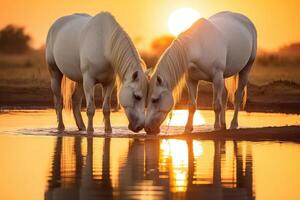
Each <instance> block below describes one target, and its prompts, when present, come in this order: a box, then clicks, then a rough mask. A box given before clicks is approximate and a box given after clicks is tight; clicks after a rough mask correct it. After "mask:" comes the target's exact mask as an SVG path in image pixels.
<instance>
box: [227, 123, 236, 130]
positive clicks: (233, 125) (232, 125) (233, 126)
mask: <svg viewBox="0 0 300 200" xmlns="http://www.w3.org/2000/svg"><path fill="white" fill-rule="evenodd" d="M237 128H238V125H237V124H231V125H230V128H229V129H231V130H233V129H237Z"/></svg>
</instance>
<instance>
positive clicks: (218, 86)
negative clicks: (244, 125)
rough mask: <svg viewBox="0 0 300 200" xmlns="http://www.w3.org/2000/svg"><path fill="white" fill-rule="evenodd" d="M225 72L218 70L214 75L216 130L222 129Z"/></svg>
mask: <svg viewBox="0 0 300 200" xmlns="http://www.w3.org/2000/svg"><path fill="white" fill-rule="evenodd" d="M224 87H225V84H224V78H223V72H222V71H217V72H216V73H215V76H214V77H213V108H214V112H215V125H214V128H215V130H220V129H221V111H222V109H223V108H222V107H223V105H222V93H223V90H224Z"/></svg>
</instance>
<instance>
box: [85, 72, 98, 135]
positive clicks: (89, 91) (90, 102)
mask: <svg viewBox="0 0 300 200" xmlns="http://www.w3.org/2000/svg"><path fill="white" fill-rule="evenodd" d="M95 83H96V81H95V80H93V79H92V78H91V77H90V76H87V75H86V74H85V75H84V76H83V89H84V94H85V98H86V113H87V117H88V127H87V131H88V132H93V131H94V128H93V118H94V115H95V109H96V107H95V101H94V88H95Z"/></svg>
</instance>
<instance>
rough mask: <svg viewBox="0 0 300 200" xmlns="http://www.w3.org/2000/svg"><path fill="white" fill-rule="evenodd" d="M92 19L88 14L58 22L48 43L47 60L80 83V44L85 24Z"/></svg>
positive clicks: (50, 31)
mask: <svg viewBox="0 0 300 200" xmlns="http://www.w3.org/2000/svg"><path fill="white" fill-rule="evenodd" d="M89 19H90V16H89V15H86V14H73V15H69V16H64V17H61V18H59V19H58V20H56V21H55V22H54V23H53V25H52V26H51V27H50V29H49V32H48V35H47V41H46V60H47V62H48V64H55V65H56V66H57V67H58V69H59V70H60V71H61V72H62V73H63V74H65V75H66V76H67V77H68V78H70V79H72V80H74V81H79V80H81V79H82V75H81V71H80V55H79V43H80V35H81V32H82V30H83V29H84V26H85V24H86V23H87V21H88V20H89Z"/></svg>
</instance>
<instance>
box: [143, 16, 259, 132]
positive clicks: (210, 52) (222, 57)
mask: <svg viewBox="0 0 300 200" xmlns="http://www.w3.org/2000/svg"><path fill="white" fill-rule="evenodd" d="M256 48H257V34H256V29H255V27H254V25H253V23H252V22H251V21H250V20H249V19H248V18H247V17H246V16H244V15H241V14H238V13H232V12H221V13H218V14H216V15H213V16H212V17H210V18H209V19H203V18H202V19H199V20H198V21H197V22H195V23H194V24H193V25H192V26H191V27H190V28H189V29H188V30H187V31H185V32H184V33H182V34H180V35H179V36H178V38H177V39H176V40H175V41H174V42H173V43H172V44H171V45H170V47H169V48H168V49H167V50H166V51H165V53H164V54H163V55H162V57H161V58H160V60H159V62H158V64H157V66H156V71H155V72H154V74H153V76H152V77H151V80H150V87H149V93H148V104H147V105H148V107H147V113H146V120H145V130H146V132H147V133H150V134H156V133H159V130H160V129H159V127H160V125H161V123H162V122H163V121H164V119H165V118H166V116H167V114H168V113H169V112H170V111H171V110H172V108H173V105H174V97H176V98H175V100H177V99H178V96H180V93H181V91H182V88H183V87H184V85H187V88H188V91H189V104H188V109H189V116H188V121H187V124H186V126H185V132H191V131H192V130H193V124H192V123H193V115H194V112H195V110H196V102H197V101H196V97H197V85H198V81H199V80H205V81H209V82H212V84H213V90H214V92H213V108H214V112H215V124H214V128H215V129H216V130H220V129H226V122H225V110H226V105H227V97H228V95H229V97H230V98H231V99H234V117H233V120H232V122H231V126H230V128H231V129H235V128H237V127H238V112H239V108H240V104H241V102H242V100H243V99H244V101H243V102H244V103H245V100H246V92H244V91H245V88H246V84H247V81H248V76H249V72H250V69H251V66H252V64H253V62H254V59H255V56H256ZM229 77H233V78H232V79H233V80H238V83H237V84H235V83H233V84H232V85H229V84H227V83H228V82H227V81H226V84H225V81H224V79H225V78H229ZM231 83H232V82H231ZM225 85H226V87H225ZM230 86H234V87H230ZM227 90H228V91H227ZM234 92H235V94H234ZM173 95H174V97H173ZM243 97H244V98H243Z"/></svg>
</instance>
